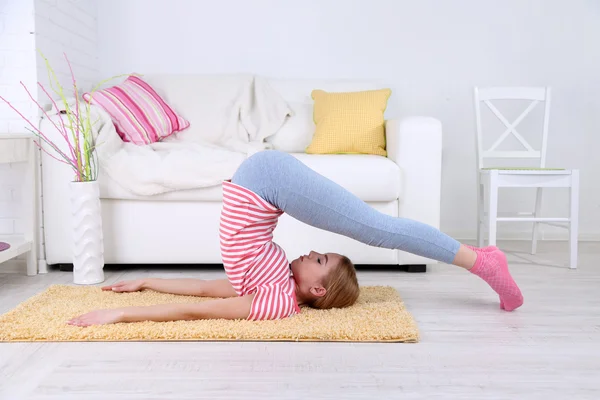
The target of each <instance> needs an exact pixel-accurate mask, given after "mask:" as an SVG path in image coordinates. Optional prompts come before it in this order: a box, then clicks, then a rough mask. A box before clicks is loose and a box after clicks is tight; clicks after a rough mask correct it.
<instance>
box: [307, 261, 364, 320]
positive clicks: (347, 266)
mask: <svg viewBox="0 0 600 400" xmlns="http://www.w3.org/2000/svg"><path fill="white" fill-rule="evenodd" d="M323 286H324V287H325V289H326V290H327V292H326V293H325V296H322V297H319V298H317V299H316V300H315V301H314V302H313V303H312V304H311V306H312V307H314V308H320V309H328V308H344V307H349V306H351V305H352V304H354V303H355V302H356V299H358V294H359V292H360V289H359V288H358V279H356V270H355V269H354V264H352V261H350V259H349V258H348V257H345V256H342V259H341V260H340V262H339V263H338V264H337V265H336V266H335V267H333V269H332V270H331V272H329V275H328V276H327V277H326V278H325V282H324V283H323Z"/></svg>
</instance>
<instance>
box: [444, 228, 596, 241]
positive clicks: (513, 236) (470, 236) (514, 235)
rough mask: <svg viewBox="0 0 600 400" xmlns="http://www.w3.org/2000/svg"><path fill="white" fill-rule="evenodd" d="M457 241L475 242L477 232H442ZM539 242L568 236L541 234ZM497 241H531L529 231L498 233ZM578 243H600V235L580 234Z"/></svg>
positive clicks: (567, 237)
mask: <svg viewBox="0 0 600 400" xmlns="http://www.w3.org/2000/svg"><path fill="white" fill-rule="evenodd" d="M444 233H446V234H448V235H449V236H451V237H453V238H454V239H456V240H459V241H470V242H474V241H476V240H477V232H473V231H454V232H452V231H449V232H444ZM539 238H540V240H551V241H567V240H569V236H568V233H567V231H563V232H542V233H541V234H540V236H539ZM498 240H531V230H528V231H504V232H503V231H501V230H500V231H498ZM579 241H580V242H600V233H582V234H579Z"/></svg>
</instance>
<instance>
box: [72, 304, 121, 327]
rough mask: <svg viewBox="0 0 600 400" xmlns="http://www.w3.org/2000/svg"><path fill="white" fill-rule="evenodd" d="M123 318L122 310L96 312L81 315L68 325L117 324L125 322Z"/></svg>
mask: <svg viewBox="0 0 600 400" xmlns="http://www.w3.org/2000/svg"><path fill="white" fill-rule="evenodd" d="M123 316H124V310H123V309H122V308H114V309H109V310H96V311H92V312H89V313H87V314H83V315H80V316H79V317H75V318H73V319H71V320H69V321H68V322H67V324H69V325H74V326H81V327H85V326H90V325H104V324H116V323H117V322H123Z"/></svg>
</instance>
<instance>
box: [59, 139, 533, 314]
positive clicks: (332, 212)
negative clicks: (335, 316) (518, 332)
mask: <svg viewBox="0 0 600 400" xmlns="http://www.w3.org/2000/svg"><path fill="white" fill-rule="evenodd" d="M284 212H285V213H287V214H289V215H290V216H292V217H294V218H296V219H298V220H300V221H302V222H304V223H307V224H309V225H312V226H315V227H317V228H320V229H324V230H327V231H331V232H335V233H338V234H341V235H345V236H348V237H350V238H353V239H356V240H358V241H360V242H362V243H365V244H368V245H371V246H377V247H383V248H388V249H399V250H403V251H407V252H411V253H414V254H417V255H421V256H425V257H428V258H432V259H435V260H438V261H441V262H444V263H448V264H454V265H457V266H459V267H462V268H465V269H467V270H469V271H470V272H471V273H473V274H475V275H478V276H479V277H481V278H482V279H483V280H485V281H486V282H487V283H488V284H489V285H490V286H491V287H492V289H494V290H495V291H496V293H498V295H499V298H500V307H501V308H502V309H503V310H506V311H512V310H514V309H516V308H517V307H519V306H521V305H522V304H523V296H522V295H521V291H520V290H519V288H518V286H517V285H516V283H515V282H514V280H513V279H512V277H511V275H510V272H509V270H508V264H507V262H506V257H505V255H504V253H502V252H501V251H500V250H499V249H497V248H496V247H493V246H492V247H486V248H483V249H478V248H474V247H470V246H465V245H462V244H460V243H459V242H457V241H456V240H454V239H452V238H451V237H449V236H447V235H445V234H443V233H442V232H440V231H439V230H437V229H435V228H433V227H431V226H429V225H425V224H422V223H420V222H417V221H412V220H409V219H404V218H395V217H391V216H388V215H385V214H382V213H380V212H378V211H377V210H375V209H373V208H372V207H370V206H369V205H367V204H366V203H365V202H363V201H362V200H360V199H359V198H357V197H356V196H354V195H353V194H351V193H350V192H348V191H347V190H345V189H344V188H342V187H341V186H339V185H337V184H336V183H334V182H332V181H331V180H329V179H327V178H325V177H323V176H322V175H319V174H318V173H316V172H315V171H313V170H311V169H310V168H308V167H307V166H305V165H304V164H303V163H301V162H300V161H298V160H297V159H296V158H294V157H293V156H291V155H289V154H287V153H283V152H279V151H274V150H267V151H263V152H260V153H257V154H255V155H253V156H252V157H250V158H248V159H247V160H246V161H244V162H243V163H242V165H241V166H240V167H239V169H238V170H237V172H236V173H235V175H234V176H233V178H232V180H231V182H229V181H228V182H224V183H223V209H222V212H221V222H220V229H219V234H220V241H221V253H222V258H223V265H224V267H225V272H226V274H227V278H228V279H223V280H214V281H205V280H199V279H171V280H167V279H140V280H134V281H126V282H119V283H117V284H115V285H110V286H105V287H103V288H102V289H103V290H112V291H115V292H135V291H138V290H144V289H151V290H155V291H158V292H163V293H173V294H181V295H191V296H204V297H213V298H219V299H215V300H211V301H205V302H199V303H194V304H164V305H156V306H148V307H127V308H118V309H107V310H96V311H92V312H90V313H87V314H84V315H81V316H79V317H76V318H73V319H72V320H70V321H69V322H68V323H69V324H71V325H76V326H89V325H95V324H108V323H116V322H136V321H147V320H150V321H173V320H193V319H207V318H226V319H250V320H264V319H279V318H286V317H290V316H293V315H294V314H296V313H299V312H300V307H299V306H300V305H303V304H304V305H308V306H311V307H315V308H322V309H326V308H333V307H336V308H341V307H347V306H350V305H352V304H354V302H355V301H356V299H357V298H358V294H359V287H358V282H357V279H356V273H355V271H354V266H353V264H352V262H351V261H350V260H349V259H348V258H346V257H345V256H342V255H340V254H335V253H326V254H321V253H317V252H314V251H311V252H310V253H309V254H307V255H305V256H301V257H300V258H297V259H295V260H293V261H292V262H291V264H290V263H289V262H288V260H287V258H286V255H285V252H284V251H283V249H282V248H281V247H279V246H278V245H277V244H276V243H274V242H273V240H272V239H273V230H274V229H275V227H276V225H277V220H278V218H279V216H280V215H281V214H283V213H284Z"/></svg>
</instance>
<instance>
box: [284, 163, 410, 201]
mask: <svg viewBox="0 0 600 400" xmlns="http://www.w3.org/2000/svg"><path fill="white" fill-rule="evenodd" d="M292 155H293V156H294V157H296V158H297V159H298V160H300V161H302V162H303V163H304V164H305V165H307V166H308V167H309V168H311V169H313V170H314V171H316V172H318V173H320V174H321V175H323V176H325V177H326V178H329V179H331V180H332V181H334V182H336V183H337V184H339V185H340V186H342V187H344V188H345V189H347V190H348V191H350V192H351V193H353V194H354V195H355V196H358V197H359V198H360V199H361V200H363V201H367V202H369V201H371V202H378V201H392V200H396V199H398V198H400V197H401V195H402V191H401V170H400V168H399V167H398V165H397V164H396V163H394V162H393V161H391V160H390V159H388V158H386V157H381V156H375V155H367V154H339V155H338V154H332V155H329V154H304V153H292Z"/></svg>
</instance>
